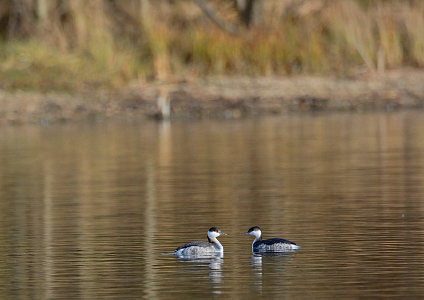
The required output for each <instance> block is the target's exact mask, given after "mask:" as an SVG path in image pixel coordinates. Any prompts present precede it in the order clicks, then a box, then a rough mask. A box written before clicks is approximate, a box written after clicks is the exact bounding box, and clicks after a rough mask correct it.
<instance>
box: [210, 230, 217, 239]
mask: <svg viewBox="0 0 424 300" xmlns="http://www.w3.org/2000/svg"><path fill="white" fill-rule="evenodd" d="M208 236H209V238H216V237H218V236H219V232H216V231H208Z"/></svg>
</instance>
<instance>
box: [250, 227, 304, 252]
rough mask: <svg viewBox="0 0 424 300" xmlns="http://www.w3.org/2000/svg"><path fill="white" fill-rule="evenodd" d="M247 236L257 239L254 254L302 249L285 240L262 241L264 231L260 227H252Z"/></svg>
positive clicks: (254, 242) (253, 248) (253, 247)
mask: <svg viewBox="0 0 424 300" xmlns="http://www.w3.org/2000/svg"><path fill="white" fill-rule="evenodd" d="M245 234H249V235H253V236H254V237H255V239H254V241H253V243H252V252H261V253H265V252H285V251H291V250H297V249H299V248H300V246H298V245H296V243H293V242H291V241H289V240H285V239H268V240H262V231H261V229H260V228H259V226H253V227H251V228H250V229H249V230H248V231H247V232H246V233H245Z"/></svg>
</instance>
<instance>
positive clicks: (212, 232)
mask: <svg viewBox="0 0 424 300" xmlns="http://www.w3.org/2000/svg"><path fill="white" fill-rule="evenodd" d="M220 235H227V234H226V233H224V232H222V231H221V229H219V228H218V227H211V228H209V230H208V234H207V237H208V241H207V242H201V241H196V242H189V243H187V244H184V245H182V246H180V247H178V248H177V249H175V251H174V254H176V255H177V256H209V255H215V254H223V253H224V247H222V245H221V243H220V242H219V241H218V240H217V237H218V236H220Z"/></svg>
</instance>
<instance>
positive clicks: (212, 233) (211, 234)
mask: <svg viewBox="0 0 424 300" xmlns="http://www.w3.org/2000/svg"><path fill="white" fill-rule="evenodd" d="M220 235H227V234H226V233H225V232H222V231H221V229H219V228H218V227H211V228H209V230H208V238H210V239H211V238H216V237H218V236H220Z"/></svg>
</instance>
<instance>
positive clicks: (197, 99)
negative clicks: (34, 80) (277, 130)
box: [0, 69, 424, 125]
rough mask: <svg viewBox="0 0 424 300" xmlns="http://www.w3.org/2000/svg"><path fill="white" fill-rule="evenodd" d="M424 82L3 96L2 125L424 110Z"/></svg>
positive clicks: (256, 83) (214, 84)
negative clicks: (167, 115)
mask: <svg viewBox="0 0 424 300" xmlns="http://www.w3.org/2000/svg"><path fill="white" fill-rule="evenodd" d="M423 82H424V71H421V70H412V69H409V70H399V71H392V72H389V73H387V74H386V75H385V76H364V77H363V78H356V79H337V78H329V77H313V76H298V77H260V78H241V77H237V78H236V77H217V78H209V79H205V80H198V81H191V82H179V83H167V84H164V83H162V84H159V83H156V84H144V85H143V84H135V85H132V86H129V87H126V88H124V89H122V90H120V91H115V92H109V93H99V92H98V91H93V92H88V93H80V94H77V95H69V94H66V95H65V94H40V93H26V92H14V93H8V92H3V93H1V94H0V124H3V125H4V124H27V123H31V124H42V125H46V124H52V123H58V122H75V121H103V120H107V119H119V120H126V121H127V120H129V121H131V120H142V119H160V118H162V117H163V116H162V113H161V109H162V112H163V111H165V112H166V109H167V108H168V107H166V106H167V105H168V104H169V109H170V118H171V119H193V118H194V119H197V118H218V119H219V118H227V119H233V118H234V119H236V118H243V117H251V116H263V115H283V114H287V113H297V112H329V111H349V112H351V111H353V112H358V111H393V110H400V109H422V108H423V107H424V85H423V84H422V83H423ZM158 99H162V102H161V101H160V100H159V101H158ZM163 100H164V101H163ZM160 103H162V105H161V104H160ZM163 103H165V110H163V109H164V107H163ZM165 117H166V116H165Z"/></svg>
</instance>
